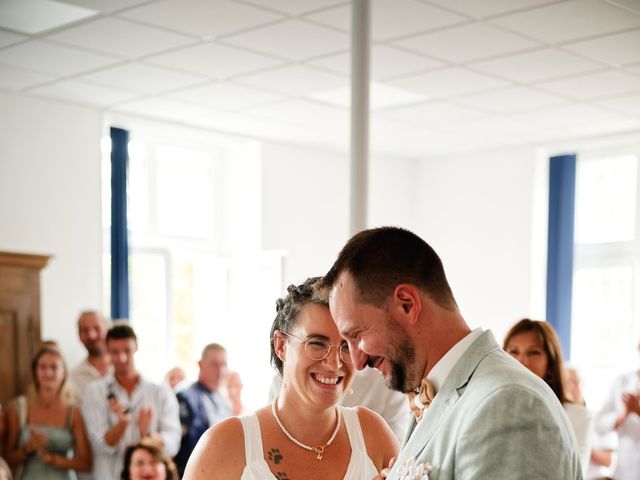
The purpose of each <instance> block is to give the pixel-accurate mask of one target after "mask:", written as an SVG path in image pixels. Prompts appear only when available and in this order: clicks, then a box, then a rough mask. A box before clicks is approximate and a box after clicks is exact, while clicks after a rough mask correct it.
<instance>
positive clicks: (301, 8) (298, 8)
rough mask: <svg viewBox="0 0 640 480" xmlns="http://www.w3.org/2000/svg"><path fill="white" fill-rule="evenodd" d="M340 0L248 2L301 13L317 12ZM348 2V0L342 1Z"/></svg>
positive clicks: (252, 0) (272, 8) (249, 0)
mask: <svg viewBox="0 0 640 480" xmlns="http://www.w3.org/2000/svg"><path fill="white" fill-rule="evenodd" d="M339 2H340V0H304V1H300V0H246V3H251V4H253V5H256V6H259V7H264V8H268V9H271V10H277V11H278V12H281V13H285V14H287V15H301V14H304V13H307V12H315V11H316V10H320V9H323V8H326V7H330V6H335V5H336V4H337V3H339ZM342 3H347V2H344V1H343V2H342Z"/></svg>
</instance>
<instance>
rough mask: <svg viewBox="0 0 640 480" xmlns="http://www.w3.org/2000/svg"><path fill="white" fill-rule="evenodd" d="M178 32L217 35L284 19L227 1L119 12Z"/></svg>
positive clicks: (191, 0)
mask: <svg viewBox="0 0 640 480" xmlns="http://www.w3.org/2000/svg"><path fill="white" fill-rule="evenodd" d="M120 15H121V16H123V17H127V18H133V19H135V20H138V21H140V22H144V23H148V24H151V25H157V26H161V27H165V28H169V29H172V30H176V31H179V32H185V33H189V34H191V35H196V36H200V37H206V38H214V37H218V36H220V35H226V34H229V33H232V32H237V31H241V30H245V29H247V28H253V27H256V26H258V25H262V24H265V23H269V22H273V21H274V20H278V19H279V18H282V16H281V15H279V14H276V13H273V12H269V11H267V10H265V9H262V8H256V7H252V6H250V5H245V4H241V3H236V2H229V1H225V0H216V1H215V2H212V1H211V0H160V1H157V2H151V3H148V4H146V5H143V6H141V7H136V8H133V9H131V10H127V11H125V12H123V13H121V14H120Z"/></svg>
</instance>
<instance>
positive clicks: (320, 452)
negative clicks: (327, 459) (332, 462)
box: [313, 446, 324, 460]
mask: <svg viewBox="0 0 640 480" xmlns="http://www.w3.org/2000/svg"><path fill="white" fill-rule="evenodd" d="M313 451H314V452H316V454H317V455H316V460H322V455H323V454H324V447H323V446H319V447H313Z"/></svg>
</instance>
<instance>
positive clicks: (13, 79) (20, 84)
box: [0, 65, 55, 90]
mask: <svg viewBox="0 0 640 480" xmlns="http://www.w3.org/2000/svg"><path fill="white" fill-rule="evenodd" d="M54 78H55V77H52V76H50V75H43V74H41V73H33V72H28V71H26V70H20V69H18V68H12V67H7V66H5V65H0V87H2V88H6V89H9V90H22V89H23V88H28V87H32V86H34V85H38V84H40V83H45V82H47V81H51V80H53V79H54Z"/></svg>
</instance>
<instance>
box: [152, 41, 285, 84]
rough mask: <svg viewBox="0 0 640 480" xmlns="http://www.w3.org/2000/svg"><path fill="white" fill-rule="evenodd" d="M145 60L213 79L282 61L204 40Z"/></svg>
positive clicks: (258, 68)
mask: <svg viewBox="0 0 640 480" xmlns="http://www.w3.org/2000/svg"><path fill="white" fill-rule="evenodd" d="M145 61H146V62H148V63H153V64H156V65H162V66H165V67H169V68H176V69H179V70H184V71H185V72H191V73H196V74H200V75H204V76H207V77H209V78H212V79H216V80H222V79H225V78H228V77H232V76H234V75H238V74H243V73H248V72H253V71H256V70H260V69H263V68H266V67H271V66H274V65H277V64H279V63H282V61H281V60H276V59H274V58H273V57H267V56H265V55H259V54H256V53H251V52H247V51H246V50H240V49H238V48H233V47H226V46H223V45H215V44H212V43H204V44H201V45H197V46H194V47H187V48H182V49H180V50H175V51H172V52H169V53H165V54H162V55H155V56H152V57H149V58H147V59H146V60H145Z"/></svg>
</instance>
